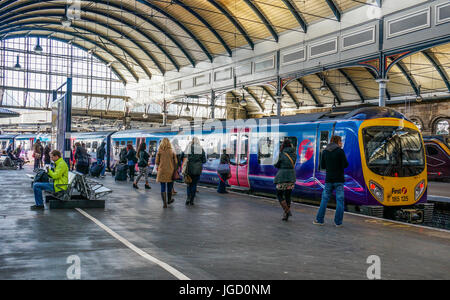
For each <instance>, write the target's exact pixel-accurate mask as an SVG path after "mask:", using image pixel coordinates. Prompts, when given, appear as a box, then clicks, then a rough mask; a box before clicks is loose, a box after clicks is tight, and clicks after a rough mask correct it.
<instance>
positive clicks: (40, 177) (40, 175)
mask: <svg viewBox="0 0 450 300" xmlns="http://www.w3.org/2000/svg"><path fill="white" fill-rule="evenodd" d="M36 182H50V178H49V177H48V174H47V172H45V170H39V171H38V172H37V173H36V176H34V180H33V183H36Z"/></svg>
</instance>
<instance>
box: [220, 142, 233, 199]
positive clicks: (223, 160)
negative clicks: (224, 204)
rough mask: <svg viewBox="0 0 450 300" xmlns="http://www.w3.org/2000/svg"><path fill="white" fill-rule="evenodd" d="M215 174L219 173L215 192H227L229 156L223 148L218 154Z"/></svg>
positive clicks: (229, 170) (229, 171) (229, 175)
mask: <svg viewBox="0 0 450 300" xmlns="http://www.w3.org/2000/svg"><path fill="white" fill-rule="evenodd" d="M217 174H218V175H219V186H218V187H217V192H218V193H219V194H227V193H228V192H227V190H226V187H227V180H228V179H230V177H231V168H230V156H229V155H228V154H227V151H226V150H225V149H223V153H222V155H221V156H220V164H219V167H218V168H217Z"/></svg>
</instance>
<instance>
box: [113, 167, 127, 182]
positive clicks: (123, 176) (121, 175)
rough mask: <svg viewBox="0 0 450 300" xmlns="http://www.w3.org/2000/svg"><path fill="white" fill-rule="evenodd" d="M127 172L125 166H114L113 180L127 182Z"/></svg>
mask: <svg viewBox="0 0 450 300" xmlns="http://www.w3.org/2000/svg"><path fill="white" fill-rule="evenodd" d="M127 171H128V166H127V165H125V164H118V165H117V166H116V176H115V177H114V179H115V180H116V181H126V180H127Z"/></svg>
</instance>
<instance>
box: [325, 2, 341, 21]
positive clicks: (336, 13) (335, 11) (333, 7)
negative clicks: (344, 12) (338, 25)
mask: <svg viewBox="0 0 450 300" xmlns="http://www.w3.org/2000/svg"><path fill="white" fill-rule="evenodd" d="M325 1H326V2H327V4H328V6H329V7H330V9H331V11H332V12H333V14H334V16H335V17H336V19H337V20H338V21H339V22H340V21H341V12H340V11H339V9H338V8H337V6H336V4H335V3H334V1H333V0H325Z"/></svg>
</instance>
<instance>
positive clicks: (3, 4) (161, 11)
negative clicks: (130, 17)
mask: <svg viewBox="0 0 450 300" xmlns="http://www.w3.org/2000/svg"><path fill="white" fill-rule="evenodd" d="M54 1H57V0H39V3H44V2H54ZM14 2H15V0H12V1H11V0H8V1H5V2H4V3H2V4H0V12H1V13H2V14H6V13H8V12H9V11H12V10H14V9H16V8H20V7H24V6H27V5H32V4H36V2H27V3H20V4H19V5H16V6H14V7H12V8H8V9H6V10H3V11H1V9H2V8H3V7H5V6H7V5H9V4H12V3H14ZM83 2H93V3H100V4H107V5H109V6H113V7H116V8H118V9H120V10H124V11H127V12H129V13H130V14H134V15H136V16H140V17H142V18H143V19H144V18H145V20H146V21H147V22H149V23H150V24H152V25H153V26H154V27H156V28H157V29H158V30H160V31H161V32H162V33H163V34H165V35H166V36H167V37H168V38H169V39H171V40H172V41H173V42H174V43H175V44H176V45H177V46H178V47H179V48H180V50H181V51H182V52H183V53H184V54H185V55H186V56H187V57H188V59H189V61H190V62H191V63H192V64H193V65H195V61H194V59H193V58H192V56H191V55H190V54H188V52H187V51H186V49H185V48H184V47H183V46H182V45H181V43H180V42H178V41H177V40H176V39H175V38H173V37H172V35H171V34H169V33H168V32H167V31H166V30H164V29H162V27H161V26H160V25H158V24H157V23H156V22H154V21H152V20H150V19H149V18H147V17H146V16H145V15H143V14H141V13H139V12H134V11H133V10H131V9H129V8H126V7H124V6H123V5H122V4H121V3H120V4H116V3H113V2H112V1H108V2H107V3H105V1H100V0H86V1H83ZM136 2H138V3H141V4H143V5H145V6H147V7H149V8H151V9H154V10H156V11H158V12H159V13H160V14H162V15H164V16H166V17H167V18H168V19H169V20H171V21H172V22H174V23H176V24H177V25H178V26H179V27H180V28H181V29H182V30H183V31H185V32H186V33H187V34H188V35H189V36H190V37H191V38H192V39H193V40H194V41H195V42H196V43H197V45H198V46H199V47H200V49H202V51H203V52H204V53H205V55H206V56H207V57H208V58H209V60H210V61H211V62H212V60H213V57H212V55H211V53H210V52H209V51H208V50H207V49H206V47H205V46H204V45H203V44H202V43H201V42H200V40H199V39H197V37H196V36H195V35H194V34H193V33H192V32H191V31H190V30H189V29H188V28H187V27H186V26H184V25H183V24H182V23H181V22H179V21H178V20H177V19H176V18H174V17H173V16H172V15H170V14H168V13H167V12H165V11H164V10H163V9H161V8H159V7H158V6H156V5H154V4H152V3H150V2H148V1H144V0H136Z"/></svg>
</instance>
